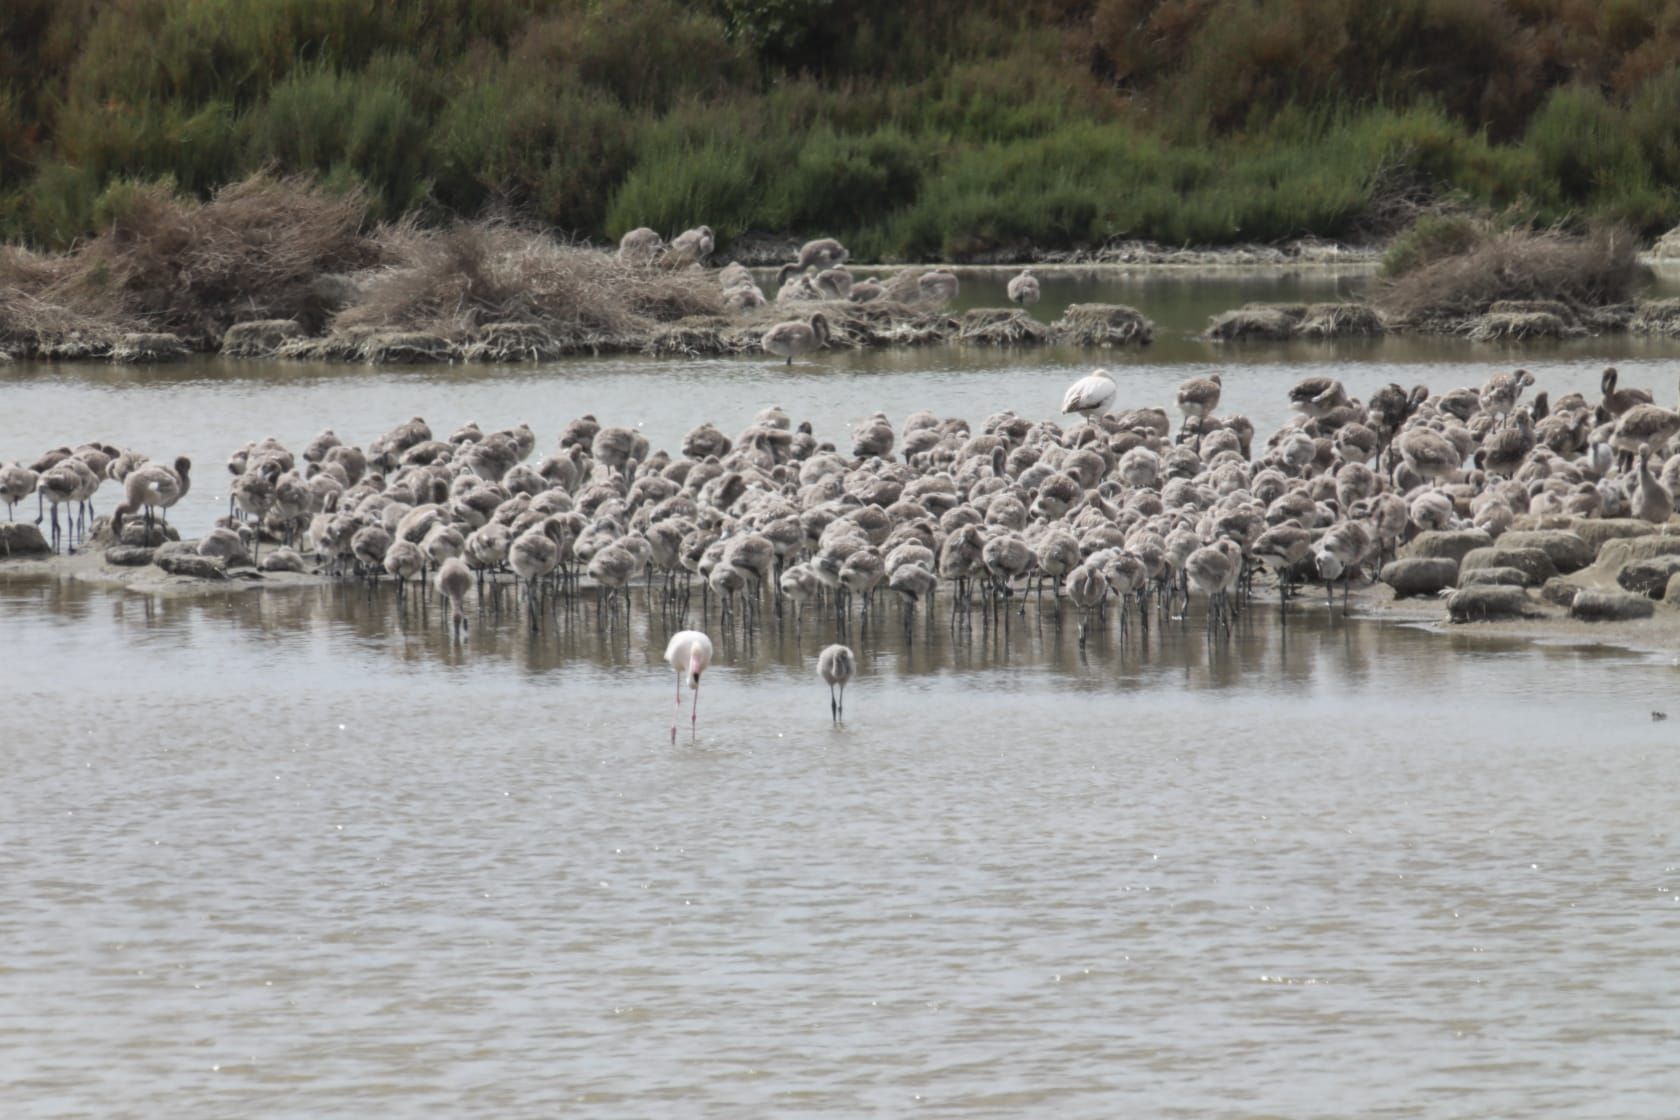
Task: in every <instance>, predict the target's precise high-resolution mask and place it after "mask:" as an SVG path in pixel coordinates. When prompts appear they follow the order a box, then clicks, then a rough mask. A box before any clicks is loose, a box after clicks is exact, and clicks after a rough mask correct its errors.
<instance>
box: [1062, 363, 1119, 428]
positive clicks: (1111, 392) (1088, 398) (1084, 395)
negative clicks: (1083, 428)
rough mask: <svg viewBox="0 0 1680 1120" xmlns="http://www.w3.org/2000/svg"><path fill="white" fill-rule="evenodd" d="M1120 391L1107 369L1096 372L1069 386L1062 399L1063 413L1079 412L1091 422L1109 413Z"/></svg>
mask: <svg viewBox="0 0 1680 1120" xmlns="http://www.w3.org/2000/svg"><path fill="white" fill-rule="evenodd" d="M1119 391H1120V387H1119V386H1118V385H1116V384H1115V383H1114V378H1112V377H1110V376H1109V375H1108V371H1107V370H1106V369H1099V370H1095V371H1093V372H1092V373H1091V375H1090V376H1089V377H1082V378H1080V379H1079V380H1078V381H1075V382H1074V383H1073V384H1072V385H1070V386H1068V391H1067V395H1065V396H1064V397H1062V412H1063V413H1064V414H1065V413H1069V412H1077V413H1078V414H1079V415H1081V416H1083V417H1085V419H1086V420H1090V419H1092V418H1094V417H1096V416H1099V415H1101V414H1102V413H1104V412H1107V411H1108V407H1109V406H1110V405H1112V404H1113V403H1114V397H1115V394H1116V393H1118V392H1119Z"/></svg>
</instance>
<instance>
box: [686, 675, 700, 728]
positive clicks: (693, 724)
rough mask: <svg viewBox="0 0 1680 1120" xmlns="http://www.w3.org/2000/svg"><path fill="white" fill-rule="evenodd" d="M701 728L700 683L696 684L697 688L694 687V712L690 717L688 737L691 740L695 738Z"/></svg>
mask: <svg viewBox="0 0 1680 1120" xmlns="http://www.w3.org/2000/svg"><path fill="white" fill-rule="evenodd" d="M699 727H700V685H699V684H698V683H696V684H695V686H694V710H693V711H692V712H690V713H689V716H688V737H689V738H690V739H693V738H694V734H695V732H696V731H697V730H699Z"/></svg>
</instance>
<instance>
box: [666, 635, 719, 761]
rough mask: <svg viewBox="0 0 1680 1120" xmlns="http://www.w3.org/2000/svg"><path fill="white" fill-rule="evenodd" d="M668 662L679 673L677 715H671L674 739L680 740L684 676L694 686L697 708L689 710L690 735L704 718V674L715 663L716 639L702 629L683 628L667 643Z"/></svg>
mask: <svg viewBox="0 0 1680 1120" xmlns="http://www.w3.org/2000/svg"><path fill="white" fill-rule="evenodd" d="M665 663H666V664H667V665H669V666H670V667H671V668H672V669H675V670H676V673H677V715H676V716H673V717H672V718H671V742H672V743H675V742H676V741H677V717H679V716H681V715H682V686H683V676H684V674H687V676H688V685H689V687H690V688H692V689H693V690H694V710H693V711H692V712H690V713H689V717H688V726H689V735H690V737H693V735H694V732H695V730H696V729H697V727H698V725H699V722H700V674H701V673H704V672H705V671H706V668H707V666H709V665H711V663H712V640H711V639H710V638H708V637H706V635H704V634H702V633H701V632H700V631H698V630H679V631H678V632H677V633H675V634H672V635H671V641H670V644H669V645H667V646H666V647H665Z"/></svg>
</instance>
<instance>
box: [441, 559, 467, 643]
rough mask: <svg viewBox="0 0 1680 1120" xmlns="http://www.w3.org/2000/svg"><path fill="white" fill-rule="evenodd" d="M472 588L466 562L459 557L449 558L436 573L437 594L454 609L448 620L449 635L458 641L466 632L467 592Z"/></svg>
mask: <svg viewBox="0 0 1680 1120" xmlns="http://www.w3.org/2000/svg"><path fill="white" fill-rule="evenodd" d="M471 587H472V573H471V572H469V571H468V570H467V564H466V561H464V560H462V559H461V558H460V557H459V556H451V557H449V559H447V560H445V561H444V562H443V563H442V564H441V565H440V566H439V567H438V573H437V589H438V594H439V595H442V596H443V597H444V598H445V599H447V600H448V601H449V605H450V606H451V607H453V608H454V610H453V611H452V612H451V615H450V620H449V630H450V634H451V635H452V636H453V637H455V638H457V639H459V638H460V637H461V636H462V635H463V634H465V633H466V630H467V611H466V606H465V604H466V600H467V591H468V590H469V589H470V588H471Z"/></svg>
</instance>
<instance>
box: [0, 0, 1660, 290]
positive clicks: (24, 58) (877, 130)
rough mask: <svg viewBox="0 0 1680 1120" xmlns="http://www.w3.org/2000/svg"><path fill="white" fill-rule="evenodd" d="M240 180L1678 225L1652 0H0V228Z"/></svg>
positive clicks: (1003, 243) (733, 203)
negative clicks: (148, 186)
mask: <svg viewBox="0 0 1680 1120" xmlns="http://www.w3.org/2000/svg"><path fill="white" fill-rule="evenodd" d="M258 170H269V171H271V172H274V173H278V174H282V175H293V174H302V175H308V176H312V177H314V178H315V179H316V180H317V181H318V182H320V183H322V184H323V185H324V186H326V187H327V188H328V189H332V190H340V191H346V190H353V191H354V192H356V194H357V196H358V197H363V198H365V199H366V200H367V205H368V217H369V218H370V219H372V220H386V219H393V218H396V217H398V216H400V215H404V214H410V213H416V212H418V213H419V214H420V215H421V217H422V219H428V218H430V219H436V218H439V217H442V216H445V215H450V214H457V215H467V216H473V215H478V214H481V213H485V212H491V213H503V214H509V213H511V214H517V215H521V216H524V217H528V218H531V219H535V220H537V221H540V222H543V223H545V224H548V225H550V226H552V227H554V228H556V229H559V230H561V231H564V232H567V233H571V234H576V235H578V236H583V237H589V238H608V237H616V236H617V235H618V234H621V233H623V232H624V231H625V230H627V229H630V228H634V227H636V226H642V225H648V226H652V227H654V228H655V229H658V230H660V231H661V232H663V233H666V234H671V233H674V232H676V231H678V230H680V229H682V228H684V227H686V226H690V225H694V224H697V223H700V222H705V223H707V224H709V225H711V226H712V227H713V228H714V229H715V230H716V231H717V232H718V234H719V236H720V239H721V241H722V242H723V243H725V244H727V242H728V241H729V239H730V238H732V237H735V236H738V235H740V234H741V233H744V232H746V231H748V230H758V231H764V232H771V233H792V234H798V235H811V234H818V233H823V234H834V235H837V236H841V237H843V238H845V239H846V240H847V241H848V242H849V243H850V244H852V245H853V247H854V249H855V250H856V251H858V252H859V253H860V254H862V255H866V256H885V257H918V258H928V257H947V258H964V257H975V256H980V255H984V254H988V253H1018V252H1021V251H1023V250H1025V249H1026V248H1027V247H1029V246H1037V247H1045V248H1050V247H1075V246H1094V245H1099V244H1101V243H1103V242H1106V241H1110V240H1113V239H1119V238H1147V239H1152V240H1158V241H1163V242H1168V243H1184V244H1220V243H1231V242H1242V241H1274V240H1282V239H1287V238H1292V237H1299V236H1303V235H1317V236H1323V237H1338V238H1359V237H1368V236H1386V235H1389V234H1392V233H1393V232H1394V231H1395V230H1397V229H1400V228H1403V227H1405V226H1407V225H1409V224H1410V223H1411V221H1412V220H1413V219H1414V218H1416V217H1417V216H1418V215H1419V214H1430V213H1434V212H1439V211H1453V210H1458V211H1490V212H1498V213H1500V214H1501V215H1502V221H1503V222H1504V223H1505V224H1508V225H1524V224H1535V225H1542V226H1551V225H1556V224H1559V223H1563V224H1570V225H1578V226H1581V227H1583V228H1584V227H1585V225H1586V224H1588V223H1589V222H1591V221H1596V220H1605V221H1614V222H1618V223H1622V224H1625V225H1626V226H1628V227H1631V228H1633V229H1635V230H1637V231H1639V232H1640V233H1641V234H1642V235H1645V236H1650V235H1653V234H1656V233H1658V232H1661V231H1662V230H1664V229H1666V228H1668V227H1670V226H1673V225H1675V224H1676V223H1677V222H1680V186H1677V185H1680V0H1386V2H1384V3H1368V2H1366V0H1013V2H1005V0H928V2H924V3H917V4H905V3H902V0H844V2H842V0H696V2H690V3H684V2H681V0H413V2H411V3H403V4H391V3H381V2H376V0H11V2H10V3H8V4H6V5H4V7H3V8H0V237H4V238H5V239H8V240H14V241H22V242H25V243H28V244H31V245H34V246H37V247H62V246H64V245H67V244H69V243H71V242H73V241H76V240H78V239H82V238H86V237H88V236H90V235H93V234H95V233H97V232H99V231H100V230H102V229H105V228H106V227H107V226H108V225H109V221H110V216H109V215H110V212H111V208H112V206H113V205H114V202H115V201H120V194H121V192H123V191H131V190H133V185H134V184H135V183H157V182H163V183H167V184H169V185H170V187H171V189H174V190H177V191H180V192H183V193H186V194H190V195H192V196H195V197H198V198H208V197H209V196H210V195H211V193H212V192H213V191H214V190H215V189H216V188H218V187H219V186H222V185H224V184H227V183H230V182H235V181H238V180H240V179H242V178H243V177H245V176H247V175H249V174H251V173H252V172H254V171H258ZM113 191H115V192H118V195H116V196H113V195H112V192H113ZM1436 232H1437V233H1439V232H1440V231H1439V230H1437V231H1436ZM1420 244H1421V242H1420Z"/></svg>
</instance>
